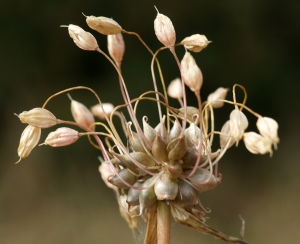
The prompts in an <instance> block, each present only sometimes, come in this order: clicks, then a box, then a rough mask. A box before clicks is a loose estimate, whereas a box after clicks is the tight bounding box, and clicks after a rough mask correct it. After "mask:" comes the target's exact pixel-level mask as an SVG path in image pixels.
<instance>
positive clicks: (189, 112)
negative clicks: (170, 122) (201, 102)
mask: <svg viewBox="0 0 300 244" xmlns="http://www.w3.org/2000/svg"><path fill="white" fill-rule="evenodd" d="M186 110H187V119H188V120H189V121H193V120H194V117H195V115H199V109H198V108H195V107H190V106H188V107H187V109H186ZM178 115H179V116H181V117H184V108H180V109H179V113H178Z"/></svg>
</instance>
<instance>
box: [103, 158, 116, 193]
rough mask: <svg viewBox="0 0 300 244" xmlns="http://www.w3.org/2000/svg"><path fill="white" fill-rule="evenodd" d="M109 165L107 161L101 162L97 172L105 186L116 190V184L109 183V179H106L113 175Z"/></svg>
mask: <svg viewBox="0 0 300 244" xmlns="http://www.w3.org/2000/svg"><path fill="white" fill-rule="evenodd" d="M111 167H112V166H111V165H110V164H109V163H108V162H106V163H105V162H103V163H101V165H100V166H99V168H98V170H99V173H100V175H101V178H102V180H103V181H104V183H105V184H106V186H107V187H109V188H111V189H113V190H115V191H116V192H118V188H117V187H116V186H114V185H113V184H111V183H110V182H109V181H108V178H109V177H110V176H111V175H114V172H113V171H112V169H111Z"/></svg>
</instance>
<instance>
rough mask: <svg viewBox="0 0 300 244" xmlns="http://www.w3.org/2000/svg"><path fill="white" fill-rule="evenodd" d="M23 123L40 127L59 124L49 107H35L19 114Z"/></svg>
mask: <svg viewBox="0 0 300 244" xmlns="http://www.w3.org/2000/svg"><path fill="white" fill-rule="evenodd" d="M18 117H19V119H20V120H21V122H22V123H25V124H30V125H32V126H35V127H39V128H49V127H51V126H54V125H56V124H57V119H56V117H55V116H54V115H53V114H52V113H51V112H50V111H49V110H47V109H44V108H34V109H31V110H29V111H24V112H23V113H20V114H19V115H18Z"/></svg>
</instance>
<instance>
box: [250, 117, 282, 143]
mask: <svg viewBox="0 0 300 244" xmlns="http://www.w3.org/2000/svg"><path fill="white" fill-rule="evenodd" d="M256 126H257V128H258V130H259V133H260V134H261V135H262V136H263V137H265V138H268V139H269V140H271V142H272V143H273V144H274V145H275V147H276V144H277V143H278V142H279V138H278V134H277V131H278V123H277V122H276V121H275V120H274V119H272V118H268V117H259V118H258V120H257V122H256Z"/></svg>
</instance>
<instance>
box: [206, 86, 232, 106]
mask: <svg viewBox="0 0 300 244" xmlns="http://www.w3.org/2000/svg"><path fill="white" fill-rule="evenodd" d="M227 92H228V89H226V88H223V87H219V88H218V89H217V90H215V91H214V92H213V93H211V94H209V95H208V97H207V102H208V103H211V105H212V106H213V108H221V107H222V106H223V105H224V102H222V101H218V100H224V99H225V97H226V95H227Z"/></svg>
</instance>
